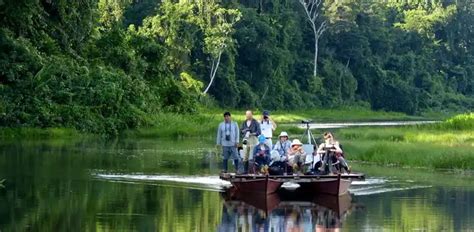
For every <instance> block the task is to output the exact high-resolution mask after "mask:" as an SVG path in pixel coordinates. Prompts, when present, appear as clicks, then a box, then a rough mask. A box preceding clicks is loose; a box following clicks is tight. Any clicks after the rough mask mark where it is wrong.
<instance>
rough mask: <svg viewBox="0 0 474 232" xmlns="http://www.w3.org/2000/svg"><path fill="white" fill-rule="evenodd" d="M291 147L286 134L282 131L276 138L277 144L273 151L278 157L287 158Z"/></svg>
mask: <svg viewBox="0 0 474 232" xmlns="http://www.w3.org/2000/svg"><path fill="white" fill-rule="evenodd" d="M290 147H291V142H290V141H288V134H287V133H286V132H284V131H282V132H281V133H280V135H279V136H278V142H277V143H276V144H275V146H273V150H274V151H277V152H278V153H279V154H280V156H285V157H286V156H287V152H288V150H289V149H290Z"/></svg>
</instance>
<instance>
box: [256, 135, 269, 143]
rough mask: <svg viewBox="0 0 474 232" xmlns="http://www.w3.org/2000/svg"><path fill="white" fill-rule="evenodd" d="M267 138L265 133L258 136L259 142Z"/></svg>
mask: <svg viewBox="0 0 474 232" xmlns="http://www.w3.org/2000/svg"><path fill="white" fill-rule="evenodd" d="M265 140H267V138H266V137H265V135H259V136H258V142H259V143H263V142H265Z"/></svg>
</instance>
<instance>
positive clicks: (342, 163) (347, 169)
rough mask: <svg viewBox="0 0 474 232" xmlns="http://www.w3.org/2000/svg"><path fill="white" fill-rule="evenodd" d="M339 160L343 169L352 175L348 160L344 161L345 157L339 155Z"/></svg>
mask: <svg viewBox="0 0 474 232" xmlns="http://www.w3.org/2000/svg"><path fill="white" fill-rule="evenodd" d="M337 159H338V160H339V162H340V163H341V165H342V167H343V168H344V169H346V171H347V172H348V173H350V172H351V170H350V168H349V165H348V164H347V162H346V159H344V157H343V156H342V155H339V156H338V157H337Z"/></svg>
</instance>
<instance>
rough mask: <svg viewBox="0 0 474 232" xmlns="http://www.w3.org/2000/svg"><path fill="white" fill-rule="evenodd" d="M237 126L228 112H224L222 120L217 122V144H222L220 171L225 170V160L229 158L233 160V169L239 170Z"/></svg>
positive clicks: (238, 132)
mask: <svg viewBox="0 0 474 232" xmlns="http://www.w3.org/2000/svg"><path fill="white" fill-rule="evenodd" d="M239 134H240V130H239V126H238V125H237V123H236V122H233V121H232V118H231V115H230V113H229V112H225V113H224V121H223V122H221V123H220V124H219V127H218V129H217V138H216V144H217V146H222V157H223V163H222V171H223V172H227V170H228V168H227V162H228V160H229V158H231V159H233V160H234V165H235V170H236V171H237V172H238V170H239V162H240V156H239V154H238V152H237V147H238V146H239Z"/></svg>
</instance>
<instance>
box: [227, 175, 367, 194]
mask: <svg viewBox="0 0 474 232" xmlns="http://www.w3.org/2000/svg"><path fill="white" fill-rule="evenodd" d="M220 178H221V179H222V180H227V181H230V183H231V184H232V185H233V186H234V187H236V188H237V189H238V190H239V191H243V192H253V193H255V192H259V193H267V194H268V193H273V192H276V191H277V190H278V189H279V188H280V187H281V185H282V184H283V183H284V182H292V183H297V184H299V185H300V189H299V190H300V191H303V192H306V193H311V194H316V193H324V194H331V195H343V194H345V193H347V191H348V189H349V186H350V184H351V181H352V179H359V180H360V179H364V178H365V176H364V174H341V175H337V176H335V175H288V176H285V175H253V174H245V175H237V174H234V173H222V174H221V175H220Z"/></svg>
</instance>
